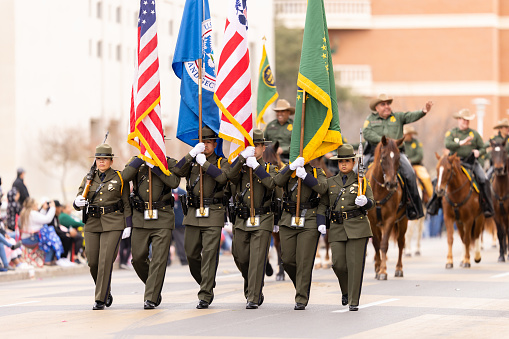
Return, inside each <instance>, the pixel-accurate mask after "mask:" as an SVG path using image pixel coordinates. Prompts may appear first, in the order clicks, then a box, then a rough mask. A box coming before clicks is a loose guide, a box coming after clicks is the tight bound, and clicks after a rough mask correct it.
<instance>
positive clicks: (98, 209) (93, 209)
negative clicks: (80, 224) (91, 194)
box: [87, 200, 124, 218]
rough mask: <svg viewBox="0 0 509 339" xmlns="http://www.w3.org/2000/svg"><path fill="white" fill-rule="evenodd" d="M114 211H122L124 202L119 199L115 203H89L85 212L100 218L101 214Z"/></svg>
mask: <svg viewBox="0 0 509 339" xmlns="http://www.w3.org/2000/svg"><path fill="white" fill-rule="evenodd" d="M116 211H122V212H123V211H124V203H123V202H122V200H119V201H118V202H117V203H115V204H112V205H108V206H96V205H90V206H88V207H87V214H88V216H89V217H93V218H100V217H101V215H104V214H108V213H113V212H116Z"/></svg>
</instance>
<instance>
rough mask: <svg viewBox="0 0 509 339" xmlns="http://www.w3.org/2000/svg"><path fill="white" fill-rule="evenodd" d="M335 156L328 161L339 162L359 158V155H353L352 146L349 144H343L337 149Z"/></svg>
mask: <svg viewBox="0 0 509 339" xmlns="http://www.w3.org/2000/svg"><path fill="white" fill-rule="evenodd" d="M337 153H338V154H337V155H336V156H333V157H331V158H330V160H340V159H354V158H360V155H357V154H355V152H354V151H353V146H352V145H350V144H343V145H341V146H339V147H338V151H337Z"/></svg>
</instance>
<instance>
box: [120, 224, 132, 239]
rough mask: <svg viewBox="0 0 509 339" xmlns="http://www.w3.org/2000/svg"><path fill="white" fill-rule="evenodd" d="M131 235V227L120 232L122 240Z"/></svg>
mask: <svg viewBox="0 0 509 339" xmlns="http://www.w3.org/2000/svg"><path fill="white" fill-rule="evenodd" d="M130 235H131V227H126V228H124V232H122V239H127V238H129V236H130Z"/></svg>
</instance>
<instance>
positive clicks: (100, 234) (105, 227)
mask: <svg viewBox="0 0 509 339" xmlns="http://www.w3.org/2000/svg"><path fill="white" fill-rule="evenodd" d="M99 173H100V172H99V171H96V172H95V173H94V177H93V178H92V182H91V185H90V190H89V192H88V195H87V196H86V199H87V200H88V202H89V204H90V206H89V207H88V211H89V214H88V219H87V222H86V223H85V244H86V247H85V252H86V255H87V260H88V266H89V267H90V274H91V275H92V278H93V279H94V282H95V300H96V301H100V302H103V303H106V299H107V298H108V294H109V292H110V284H111V271H112V269H113V262H114V261H115V258H116V257H117V253H118V245H119V243H120V239H121V237H122V231H123V230H124V228H125V226H126V218H128V217H129V219H130V217H131V209H130V208H129V185H128V184H126V183H124V179H123V178H122V175H121V174H120V172H119V171H115V170H113V169H111V168H109V169H108V170H106V171H105V172H104V174H105V176H104V179H103V180H102V181H101V178H100V176H99ZM86 180H87V178H86V177H85V178H84V179H83V181H82V182H81V185H80V187H79V189H78V195H82V194H83V190H84V188H85V183H86ZM94 195H95V197H94ZM92 197H94V198H93V201H91V200H92ZM74 207H75V209H78V208H77V207H76V206H74ZM102 208H104V209H102ZM105 209H111V210H115V211H112V212H109V213H104V214H103V212H104V210H105ZM92 210H95V211H98V212H97V214H94V215H95V216H92V215H91V213H90V212H91V211H92Z"/></svg>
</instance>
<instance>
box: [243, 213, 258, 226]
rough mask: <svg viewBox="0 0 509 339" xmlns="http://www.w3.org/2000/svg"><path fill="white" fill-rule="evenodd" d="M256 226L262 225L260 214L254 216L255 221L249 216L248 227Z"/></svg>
mask: <svg viewBox="0 0 509 339" xmlns="http://www.w3.org/2000/svg"><path fill="white" fill-rule="evenodd" d="M256 226H260V216H259V215H257V216H255V217H253V223H251V217H249V218H247V220H246V227H256Z"/></svg>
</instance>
